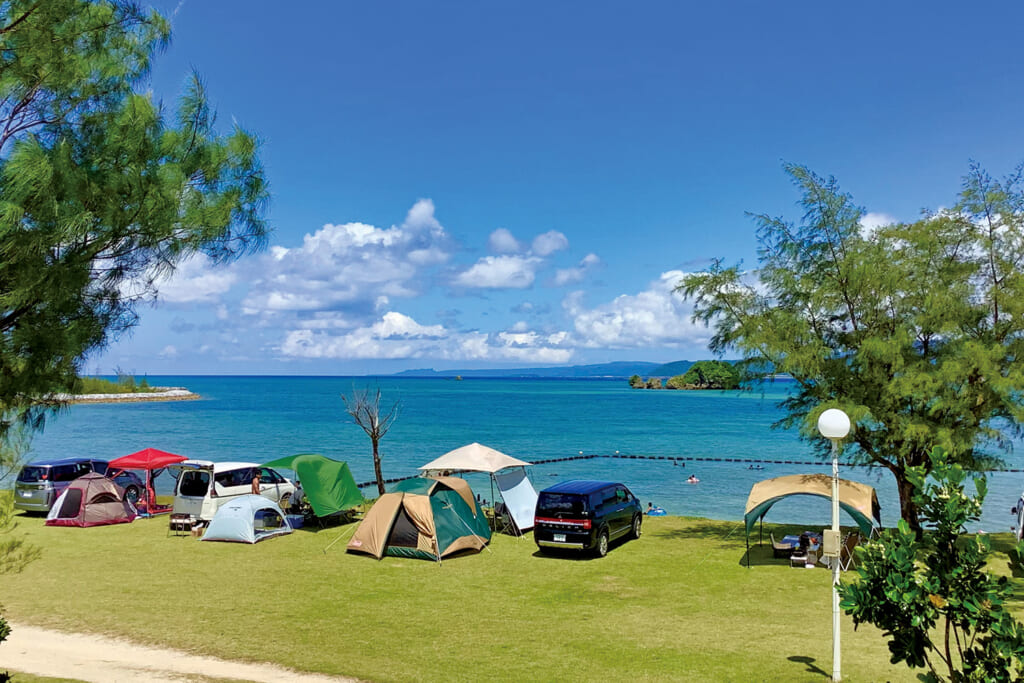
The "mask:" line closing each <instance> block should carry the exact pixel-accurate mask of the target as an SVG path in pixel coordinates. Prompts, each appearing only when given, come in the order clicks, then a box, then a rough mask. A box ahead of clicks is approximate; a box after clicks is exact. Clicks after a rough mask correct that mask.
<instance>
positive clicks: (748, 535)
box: [747, 534, 750, 569]
mask: <svg viewBox="0 0 1024 683" xmlns="http://www.w3.org/2000/svg"><path fill="white" fill-rule="evenodd" d="M747 569H750V534H747Z"/></svg>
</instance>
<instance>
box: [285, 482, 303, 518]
mask: <svg viewBox="0 0 1024 683" xmlns="http://www.w3.org/2000/svg"><path fill="white" fill-rule="evenodd" d="M305 502H306V492H305V491H303V490H302V482H301V481H299V480H298V479H296V480H295V491H293V492H292V497H291V507H290V508H289V509H290V510H291V512H292V514H296V515H297V514H301V513H302V505H303V504H304V503H305Z"/></svg>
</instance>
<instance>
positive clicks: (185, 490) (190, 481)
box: [178, 470, 210, 496]
mask: <svg viewBox="0 0 1024 683" xmlns="http://www.w3.org/2000/svg"><path fill="white" fill-rule="evenodd" d="M209 488H210V473H209V472H207V471H203V470H198V471H197V470H187V471H185V472H183V473H182V475H181V484H179V485H178V493H179V494H180V495H182V496H205V495H206V491H207V490H208V489H209Z"/></svg>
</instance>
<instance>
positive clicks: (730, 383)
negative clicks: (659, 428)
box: [629, 360, 740, 390]
mask: <svg viewBox="0 0 1024 683" xmlns="http://www.w3.org/2000/svg"><path fill="white" fill-rule="evenodd" d="M629 386H631V387H632V388H634V389H687V390H701V389H719V390H729V389H738V388H739V386H740V372H739V370H737V369H736V366H735V365H733V364H732V363H729V362H727V361H722V360H699V361H697V362H696V363H694V364H693V365H691V366H690V367H689V369H688V370H687V371H686V373H685V374H682V375H675V376H674V377H671V378H669V379H668V380H666V381H665V382H664V383H662V378H661V377H649V378H647V379H646V380H645V379H643V378H642V377H640V375H633V376H632V377H630V378H629Z"/></svg>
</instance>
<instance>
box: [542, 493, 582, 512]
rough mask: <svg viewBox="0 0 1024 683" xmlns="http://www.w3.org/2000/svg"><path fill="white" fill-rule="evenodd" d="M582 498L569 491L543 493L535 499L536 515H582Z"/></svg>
mask: <svg viewBox="0 0 1024 683" xmlns="http://www.w3.org/2000/svg"><path fill="white" fill-rule="evenodd" d="M583 512H584V499H583V497H582V496H577V495H573V494H571V493H545V494H542V495H541V496H540V498H538V499H537V516H538V517H557V516H559V515H582V514H583Z"/></svg>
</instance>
